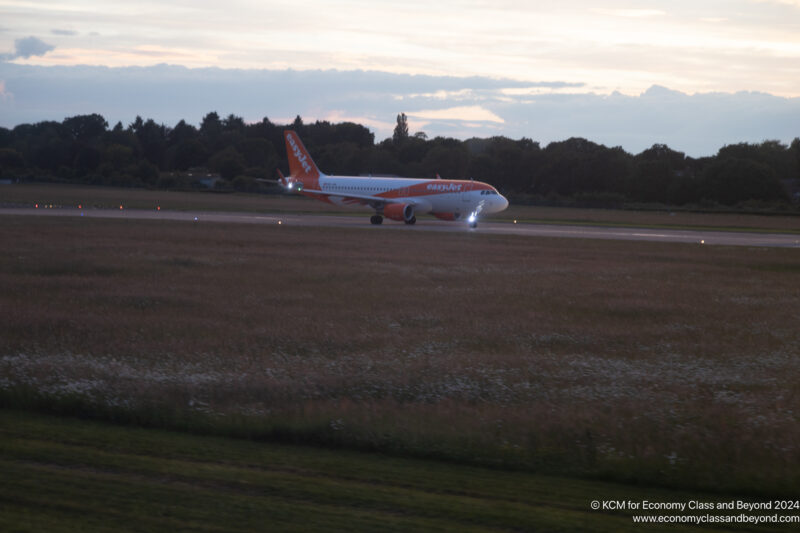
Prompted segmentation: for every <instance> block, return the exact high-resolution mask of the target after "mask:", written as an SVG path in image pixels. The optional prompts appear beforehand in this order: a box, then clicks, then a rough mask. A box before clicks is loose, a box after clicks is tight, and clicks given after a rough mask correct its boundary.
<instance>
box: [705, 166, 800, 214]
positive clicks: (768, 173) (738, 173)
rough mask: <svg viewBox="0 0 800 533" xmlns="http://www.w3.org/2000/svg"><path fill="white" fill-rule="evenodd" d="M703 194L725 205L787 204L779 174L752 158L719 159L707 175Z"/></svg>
mask: <svg viewBox="0 0 800 533" xmlns="http://www.w3.org/2000/svg"><path fill="white" fill-rule="evenodd" d="M702 192H703V195H704V197H705V198H706V199H707V200H713V201H717V202H720V203H722V204H725V205H735V204H737V203H740V202H745V201H747V200H764V201H785V200H786V199H787V198H786V192H785V191H784V189H783V188H782V187H781V184H780V181H779V180H778V178H777V177H776V176H775V172H774V171H773V170H772V169H771V168H770V167H768V166H767V165H765V164H764V163H759V162H758V161H754V160H752V159H741V158H738V157H717V159H716V160H715V161H714V162H713V163H712V164H711V165H709V166H708V168H706V171H705V173H704V176H703V189H702Z"/></svg>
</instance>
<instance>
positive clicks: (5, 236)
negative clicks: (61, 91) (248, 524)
mask: <svg viewBox="0 0 800 533" xmlns="http://www.w3.org/2000/svg"><path fill="white" fill-rule="evenodd" d="M0 242H2V243H3V250H4V252H3V254H2V256H0V294H1V295H2V296H0V298H1V299H0V303H1V304H2V305H1V306H0V388H4V389H13V388H15V387H18V386H33V387H35V388H36V389H38V390H40V391H43V392H46V393H47V394H51V395H55V396H58V395H62V394H65V393H66V394H73V393H75V394H79V395H84V396H86V397H89V398H92V399H93V401H98V402H102V403H103V404H106V405H116V406H122V407H130V406H135V405H141V404H148V405H157V406H158V405H160V406H169V407H170V408H176V409H179V410H185V411H187V412H190V411H200V412H207V413H214V414H221V415H224V416H226V417H231V416H239V415H247V416H249V417H252V418H251V420H261V421H267V422H270V423H275V424H282V425H284V426H286V427H289V428H292V427H295V428H307V427H314V428H317V429H318V430H319V431H322V432H323V433H325V435H327V436H326V437H325V438H326V439H328V441H329V442H340V443H343V444H347V445H355V446H373V447H379V448H383V449H389V450H401V451H403V450H405V451H409V452H412V453H432V454H438V455H444V456H450V457H455V458H458V459H475V460H481V461H488V462H494V461H496V462H506V463H510V464H516V465H528V466H534V467H538V468H542V469H545V470H551V471H560V472H582V473H587V472H589V473H600V474H608V475H612V476H616V477H618V478H634V479H644V480H647V481H649V482H664V483H667V482H674V483H684V484H692V485H696V486H705V487H712V488H719V489H723V488H737V489H740V490H741V489H746V488H750V489H753V490H771V491H787V490H788V491H791V490H795V489H796V488H797V487H798V481H799V480H800V469H799V468H798V465H800V424H798V415H799V414H800V394H798V393H799V392H800V388H799V386H798V383H800V372H799V370H800V360H798V355H800V330H798V327H797V324H798V323H800V251H798V250H792V249H749V248H742V247H736V248H726V247H701V246H692V245H668V244H661V243H646V242H636V243H633V242H613V241H588V240H587V241H581V240H572V239H570V240H560V239H535V238H518V237H513V236H506V237H503V236H488V235H481V234H476V233H470V234H466V233H465V234H460V233H454V234H450V233H447V234H439V233H420V232H402V231H400V232H385V231H381V230H380V228H368V229H358V230H344V229H325V228H290V227H278V226H261V227H251V226H248V225H209V226H204V225H192V224H184V223H175V222H145V221H136V222H133V221H110V220H105V221H99V220H86V219H81V220H77V219H75V220H73V219H63V220H53V219H37V218H33V217H24V218H22V219H18V218H12V217H3V219H2V225H1V226H0Z"/></svg>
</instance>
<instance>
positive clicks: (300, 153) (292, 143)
mask: <svg viewBox="0 0 800 533" xmlns="http://www.w3.org/2000/svg"><path fill="white" fill-rule="evenodd" d="M286 139H287V140H288V141H289V146H291V147H292V153H293V154H294V158H295V159H297V161H298V162H299V163H300V166H302V167H303V170H305V171H306V172H308V173H309V174H310V173H311V165H310V164H309V163H308V161H306V159H308V157H307V156H306V155H305V154H304V153H303V151H302V150H300V147H299V146H298V145H297V141H295V140H294V135H292V134H291V133H290V134H288V135H287V136H286Z"/></svg>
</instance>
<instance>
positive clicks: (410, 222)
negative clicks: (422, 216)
mask: <svg viewBox="0 0 800 533" xmlns="http://www.w3.org/2000/svg"><path fill="white" fill-rule="evenodd" d="M416 223H417V217H416V216H413V217H411V218H409V219H408V220H406V224H408V225H412V224H416Z"/></svg>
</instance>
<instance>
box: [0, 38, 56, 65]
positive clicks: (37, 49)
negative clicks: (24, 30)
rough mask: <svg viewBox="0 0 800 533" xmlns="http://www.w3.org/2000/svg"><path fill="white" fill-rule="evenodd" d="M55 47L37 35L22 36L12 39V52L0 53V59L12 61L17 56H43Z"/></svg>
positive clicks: (25, 57) (23, 57) (26, 57)
mask: <svg viewBox="0 0 800 533" xmlns="http://www.w3.org/2000/svg"><path fill="white" fill-rule="evenodd" d="M55 48H56V47H55V46H53V45H52V44H47V43H46V42H44V41H42V40H41V39H39V38H37V37H24V38H22V39H17V40H15V41H14V51H13V52H12V53H10V54H0V60H2V61H13V60H14V59H18V58H22V59H28V58H29V57H31V56H43V55H45V54H46V53H47V52H50V51H52V50H55Z"/></svg>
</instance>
